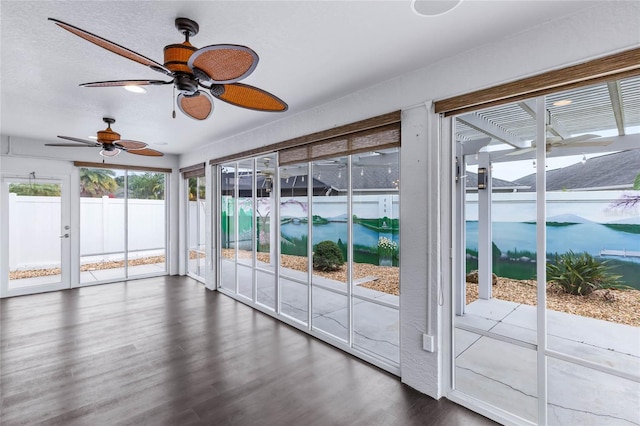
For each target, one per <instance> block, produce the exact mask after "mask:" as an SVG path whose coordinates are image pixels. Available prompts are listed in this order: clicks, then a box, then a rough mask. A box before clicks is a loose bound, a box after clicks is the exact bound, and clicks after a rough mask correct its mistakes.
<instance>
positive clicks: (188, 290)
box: [0, 277, 492, 426]
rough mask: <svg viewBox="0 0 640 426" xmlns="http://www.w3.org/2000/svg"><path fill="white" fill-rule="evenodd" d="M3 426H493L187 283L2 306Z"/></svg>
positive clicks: (152, 283)
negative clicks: (144, 425) (224, 425)
mask: <svg viewBox="0 0 640 426" xmlns="http://www.w3.org/2000/svg"><path fill="white" fill-rule="evenodd" d="M0 333H1V334H0V345H1V346H0V370H1V372H0V374H1V376H0V379H1V381H0V424H2V425H3V426H9V425H18V424H28V425H32V424H39V423H42V424H47V425H69V424H83V425H113V424H132V425H140V424H148V425H163V424H170V425H178V424H179V425H189V424H216V425H217V424H230V425H276V424H277V425H351V424H357V425H374V424H375V425H408V424H423V425H431V424H433V425H436V424H437V425H460V424H473V425H475V424H480V425H484V424H492V422H490V421H489V420H487V419H486V418H484V417H482V416H480V415H477V414H475V413H473V412H471V411H469V410H467V409H465V408H462V407H460V406H458V405H456V404H454V403H452V402H450V401H447V400H445V399H442V400H439V401H435V400H433V399H431V398H429V397H427V396H425V395H422V394H420V393H418V392H416V391H414V390H412V389H411V388H409V387H407V386H404V385H402V384H401V383H400V381H399V379H398V378H397V377H395V376H393V375H390V374H388V373H386V372H383V371H380V370H379V369H377V368H375V367H373V366H371V365H369V364H367V363H365V362H363V361H360V360H358V359H356V358H353V357H352V356H350V355H348V354H345V353H343V352H341V351H339V350H337V349H334V348H332V347H331V346H329V345H327V344H325V343H322V342H320V341H318V340H316V339H314V338H312V337H310V336H308V335H306V334H304V333H302V332H300V331H298V330H295V329H293V328H291V327H289V326H287V325H285V324H283V323H280V322H279V321H277V320H274V319H273V318H271V317H269V316H267V315H264V314H262V313H260V312H257V311H254V310H253V309H251V308H249V307H247V306H245V305H243V304H241V303H239V302H236V301H234V300H233V299H231V298H229V297H226V296H224V295H222V294H219V293H216V292H210V291H206V290H205V289H204V287H203V286H202V285H201V284H199V283H197V282H195V281H194V280H191V279H189V278H185V277H161V278H152V279H144V280H137V281H130V282H127V283H117V284H108V285H101V286H94V287H86V288H82V289H75V290H66V291H61V292H53V293H46V294H39V295H32V296H23V297H16V298H11V299H4V300H1V301H0Z"/></svg>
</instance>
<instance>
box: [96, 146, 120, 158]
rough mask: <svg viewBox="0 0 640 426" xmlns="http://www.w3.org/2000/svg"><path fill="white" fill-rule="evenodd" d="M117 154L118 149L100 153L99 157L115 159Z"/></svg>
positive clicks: (118, 152) (104, 150)
mask: <svg viewBox="0 0 640 426" xmlns="http://www.w3.org/2000/svg"><path fill="white" fill-rule="evenodd" d="M118 154H120V150H119V149H118V148H116V149H114V150H112V151H107V150H106V149H103V150H101V151H100V155H102V156H103V157H115V156H116V155H118Z"/></svg>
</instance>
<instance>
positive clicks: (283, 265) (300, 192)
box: [280, 163, 309, 324]
mask: <svg viewBox="0 0 640 426" xmlns="http://www.w3.org/2000/svg"><path fill="white" fill-rule="evenodd" d="M308 174H309V173H308V166H307V164H306V163H305V164H300V165H292V166H286V167H280V177H281V181H280V291H281V297H280V303H281V307H280V308H281V312H282V313H283V314H285V315H287V316H290V317H292V318H295V319H297V320H298V321H300V322H302V323H305V324H306V323H308V312H309V297H308V291H309V286H308V280H309V279H308V270H309V267H308V262H309V258H308V247H307V244H308V239H309V199H308V197H307V194H308V189H307V188H308V185H309V176H308Z"/></svg>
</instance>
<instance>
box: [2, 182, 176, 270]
mask: <svg viewBox="0 0 640 426" xmlns="http://www.w3.org/2000/svg"><path fill="white" fill-rule="evenodd" d="M127 216H128V218H127V222H128V236H127V239H126V240H125V200H124V199H122V198H109V197H102V198H80V254H81V256H91V255H96V254H102V253H122V252H124V251H125V250H126V249H127V247H125V241H127V242H128V245H129V247H128V251H129V252H133V251H140V250H155V249H161V248H164V247H165V241H166V238H165V232H166V226H165V201H164V200H138V199H129V200H127ZM64 225H66V224H62V223H61V217H60V197H32V196H18V195H16V194H9V229H10V231H9V232H10V239H9V241H10V242H11V244H10V247H9V268H10V269H11V270H14V269H19V268H25V267H34V266H36V267H37V266H45V267H46V266H47V265H55V264H57V263H59V259H60V238H59V236H60V235H62V234H64V233H66V232H69V231H64V230H63V226H64Z"/></svg>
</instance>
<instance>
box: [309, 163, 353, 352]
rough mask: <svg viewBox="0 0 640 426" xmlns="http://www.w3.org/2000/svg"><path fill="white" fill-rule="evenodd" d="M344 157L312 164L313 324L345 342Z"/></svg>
mask: <svg viewBox="0 0 640 426" xmlns="http://www.w3.org/2000/svg"><path fill="white" fill-rule="evenodd" d="M347 161H348V160H347V157H339V158H331V159H327V160H321V161H315V162H314V163H313V164H312V176H313V188H314V189H313V198H312V205H311V217H312V220H313V223H312V228H311V229H312V233H313V274H312V276H311V282H312V285H313V287H312V292H313V294H312V298H311V300H312V304H313V306H312V314H313V316H312V321H313V323H312V325H313V327H314V328H316V329H318V330H321V331H323V332H325V333H329V334H331V335H333V336H335V337H338V338H340V339H342V340H344V341H347V340H348V338H349V311H348V304H349V303H348V296H347V284H346V283H347V269H348V260H349V259H348V253H349V250H348V248H349V235H348V228H347V225H348V223H347V222H348V218H349V216H348V204H347V203H348V197H347V189H348V187H349V179H348V174H347Z"/></svg>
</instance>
